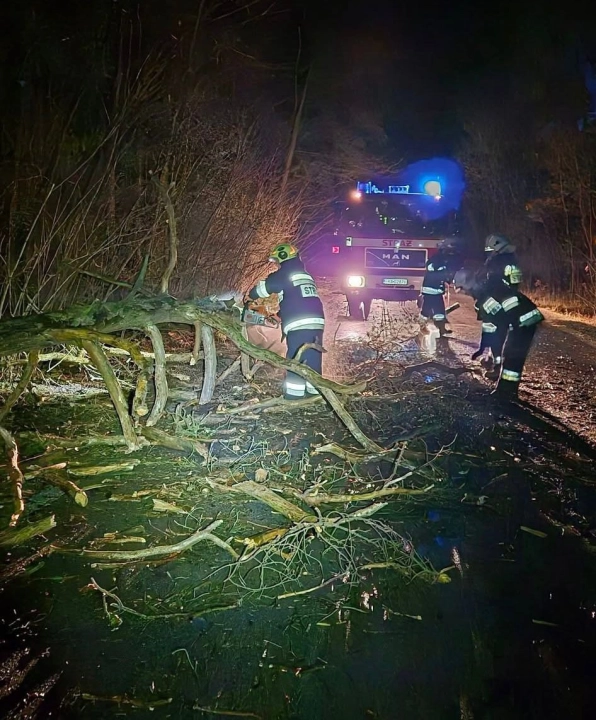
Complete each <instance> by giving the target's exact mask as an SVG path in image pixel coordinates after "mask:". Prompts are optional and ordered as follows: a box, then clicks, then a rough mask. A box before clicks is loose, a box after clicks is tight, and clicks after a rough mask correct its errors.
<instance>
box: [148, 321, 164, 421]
mask: <svg viewBox="0 0 596 720" xmlns="http://www.w3.org/2000/svg"><path fill="white" fill-rule="evenodd" d="M147 335H149V337H150V338H151V343H152V345H153V353H154V354H155V364H154V367H153V378H154V381H155V402H154V403H153V408H152V409H151V414H150V415H149V418H148V419H147V425H148V426H150V427H151V426H152V425H157V422H158V421H159V419H160V418H161V416H162V415H163V413H164V410H165V409H166V405H167V402H168V378H167V376H166V350H165V348H164V344H163V337H162V335H161V332H160V331H159V328H158V327H157V326H156V325H147Z"/></svg>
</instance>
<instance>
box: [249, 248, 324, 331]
mask: <svg viewBox="0 0 596 720" xmlns="http://www.w3.org/2000/svg"><path fill="white" fill-rule="evenodd" d="M273 293H276V294H277V295H278V296H279V317H280V318H281V326H282V331H283V334H284V335H287V334H288V333H289V332H292V331H293V330H323V327H324V326H325V314H324V312H323V303H322V302H321V300H320V298H319V293H318V292H317V286H316V284H315V281H314V279H313V277H312V275H310V274H309V273H308V272H306V270H305V269H304V265H303V264H302V261H301V260H300V258H297V257H296V258H292V259H291V260H286V261H285V262H283V263H281V265H280V267H279V270H276V271H275V272H273V273H271V275H269V277H268V278H267V279H266V280H261V281H260V282H259V283H257V284H256V285H255V287H254V288H253V289H252V290H251V291H250V292H249V294H248V295H249V297H250V298H251V299H253V300H257V299H258V298H266V297H269V296H270V295H273Z"/></svg>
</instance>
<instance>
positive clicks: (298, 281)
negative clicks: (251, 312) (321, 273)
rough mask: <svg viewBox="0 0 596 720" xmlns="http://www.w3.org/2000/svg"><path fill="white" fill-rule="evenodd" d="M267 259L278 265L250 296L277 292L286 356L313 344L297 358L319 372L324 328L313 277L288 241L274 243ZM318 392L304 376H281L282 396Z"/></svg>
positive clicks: (295, 396)
mask: <svg viewBox="0 0 596 720" xmlns="http://www.w3.org/2000/svg"><path fill="white" fill-rule="evenodd" d="M269 262H273V263H276V265H277V266H278V268H277V270H275V272H273V273H271V275H269V277H267V279H266V280H261V281H260V282H258V283H257V284H256V285H255V287H254V288H253V289H252V290H251V291H250V292H249V293H248V298H249V300H258V299H259V298H267V297H269V296H270V295H272V294H274V293H276V294H277V295H278V296H279V317H280V319H281V326H282V336H283V337H284V338H285V340H286V343H287V353H286V357H287V358H288V359H293V358H295V357H296V354H297V353H298V351H299V349H300V348H301V347H302V346H303V345H306V344H313V345H316V346H317V347H319V348H321V349H320V350H317V349H313V348H309V349H307V350H305V351H304V352H303V353H302V354H301V356H300V362H302V363H304V364H305V365H308V367H310V368H311V369H312V370H314V371H315V372H317V373H319V375H320V374H321V370H322V364H323V363H322V360H323V358H322V350H323V347H322V345H323V328H324V326H325V315H324V313H323V304H322V303H321V300H320V298H319V293H318V291H317V286H316V284H315V281H314V279H313V277H312V275H310V274H309V273H308V272H307V271H306V270H305V268H304V265H303V263H302V260H301V259H300V256H299V254H298V250H297V249H296V248H295V247H294V246H293V245H289V244H283V245H277V247H275V248H274V249H273V251H272V253H271V256H270V258H269ZM313 395H318V391H317V389H316V388H315V387H314V386H313V385H312V384H311V383H309V382H306V381H305V380H304V378H302V377H300V375H297V374H296V373H293V372H287V373H286V377H285V380H284V398H285V399H286V400H299V399H300V398H303V397H305V396H313Z"/></svg>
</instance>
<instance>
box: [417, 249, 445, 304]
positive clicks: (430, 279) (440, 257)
mask: <svg viewBox="0 0 596 720" xmlns="http://www.w3.org/2000/svg"><path fill="white" fill-rule="evenodd" d="M448 266H449V258H448V257H447V256H446V255H445V254H444V253H442V252H438V253H436V254H435V255H434V257H432V258H431V259H430V260H429V261H428V262H427V263H426V273H425V274H424V277H423V278H422V288H421V289H420V292H421V294H422V295H444V294H445V285H446V283H448V282H449V280H450V279H451V272H450V270H449V267H448Z"/></svg>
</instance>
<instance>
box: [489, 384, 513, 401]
mask: <svg viewBox="0 0 596 720" xmlns="http://www.w3.org/2000/svg"><path fill="white" fill-rule="evenodd" d="M518 390H519V383H516V382H511V381H509V380H499V382H498V383H497V387H496V388H495V389H494V390H493V391H492V392H491V396H492V397H494V398H495V399H496V400H498V401H500V402H505V403H509V402H515V401H516V400H517V397H518Z"/></svg>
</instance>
